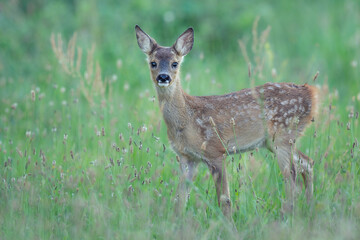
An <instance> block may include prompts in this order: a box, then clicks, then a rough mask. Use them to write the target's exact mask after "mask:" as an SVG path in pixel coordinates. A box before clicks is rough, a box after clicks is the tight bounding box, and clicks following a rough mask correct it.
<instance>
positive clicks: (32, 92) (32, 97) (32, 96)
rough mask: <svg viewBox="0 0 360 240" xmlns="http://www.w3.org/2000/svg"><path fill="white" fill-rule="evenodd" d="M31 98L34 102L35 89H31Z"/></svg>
mask: <svg viewBox="0 0 360 240" xmlns="http://www.w3.org/2000/svg"><path fill="white" fill-rule="evenodd" d="M31 100H32V101H33V102H35V91H34V90H31Z"/></svg>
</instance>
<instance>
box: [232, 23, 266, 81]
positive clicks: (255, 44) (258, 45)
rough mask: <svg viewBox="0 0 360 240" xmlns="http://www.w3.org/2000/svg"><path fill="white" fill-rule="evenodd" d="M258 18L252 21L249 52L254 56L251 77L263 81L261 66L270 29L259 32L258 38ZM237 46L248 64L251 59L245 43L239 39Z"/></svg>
mask: <svg viewBox="0 0 360 240" xmlns="http://www.w3.org/2000/svg"><path fill="white" fill-rule="evenodd" d="M259 20H260V17H257V18H256V19H255V21H254V24H253V27H252V38H253V39H252V45H251V50H252V53H253V55H254V57H253V58H254V62H255V66H254V68H253V75H254V76H257V77H258V78H259V79H261V80H262V79H263V78H264V76H263V74H262V71H263V66H264V62H265V58H264V56H263V55H264V53H263V50H264V46H265V43H266V41H267V39H268V37H269V34H270V30H271V27H270V26H268V27H267V28H266V29H265V30H264V31H262V32H261V34H260V37H259V36H258V23H259ZM238 44H239V47H240V51H241V54H242V55H243V57H244V59H245V61H246V62H247V63H248V64H250V63H251V59H250V57H249V54H248V51H247V49H246V43H245V42H244V40H241V39H239V40H238Z"/></svg>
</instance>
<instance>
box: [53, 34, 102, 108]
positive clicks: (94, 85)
mask: <svg viewBox="0 0 360 240" xmlns="http://www.w3.org/2000/svg"><path fill="white" fill-rule="evenodd" d="M76 40H77V34H76V33H74V35H73V36H72V37H71V38H70V40H69V42H68V44H67V48H66V49H64V46H63V45H64V44H63V39H62V36H61V34H57V35H56V36H55V34H51V38H50V42H51V46H52V49H53V52H54V53H55V56H56V58H57V59H58V61H59V63H60V65H61V67H62V69H63V71H64V72H65V73H66V74H68V75H71V76H72V77H74V78H78V79H79V80H80V81H79V82H80V91H81V92H82V94H83V95H84V97H85V98H86V100H87V101H88V102H89V103H90V105H92V106H93V105H95V101H96V100H95V98H96V97H98V96H100V98H101V99H100V102H101V101H103V100H104V99H105V90H106V84H107V83H106V81H104V80H103V79H102V77H101V68H100V65H99V63H98V62H96V64H95V69H94V52H95V45H92V47H91V48H90V49H89V50H88V51H87V58H86V66H85V67H86V69H85V71H84V72H83V73H82V71H81V69H82V54H83V51H82V49H81V48H80V47H77V46H76Z"/></svg>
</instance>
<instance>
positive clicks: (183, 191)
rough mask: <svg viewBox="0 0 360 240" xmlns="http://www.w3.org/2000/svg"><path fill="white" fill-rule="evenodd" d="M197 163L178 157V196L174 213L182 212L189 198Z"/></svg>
mask: <svg viewBox="0 0 360 240" xmlns="http://www.w3.org/2000/svg"><path fill="white" fill-rule="evenodd" d="M197 164H198V163H197V162H195V161H191V160H189V159H188V158H187V157H185V156H181V157H180V170H181V176H180V182H179V185H178V196H177V199H178V201H177V204H176V211H177V212H178V213H179V212H182V210H183V209H184V207H185V205H186V203H187V201H188V199H189V197H190V191H191V188H190V183H191V182H192V179H193V177H194V174H195V172H196V167H197Z"/></svg>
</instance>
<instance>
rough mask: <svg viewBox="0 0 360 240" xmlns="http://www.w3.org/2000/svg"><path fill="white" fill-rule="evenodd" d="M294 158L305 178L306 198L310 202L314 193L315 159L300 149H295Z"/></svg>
mask: <svg viewBox="0 0 360 240" xmlns="http://www.w3.org/2000/svg"><path fill="white" fill-rule="evenodd" d="M293 159H294V162H295V164H296V165H297V169H298V171H299V172H300V173H301V176H302V177H303V179H304V184H305V194H306V199H307V202H308V203H309V202H310V200H311V198H312V195H313V161H312V160H311V159H310V158H309V157H308V156H306V155H305V154H304V153H302V152H300V151H299V150H296V151H295V153H294V155H293Z"/></svg>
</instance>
